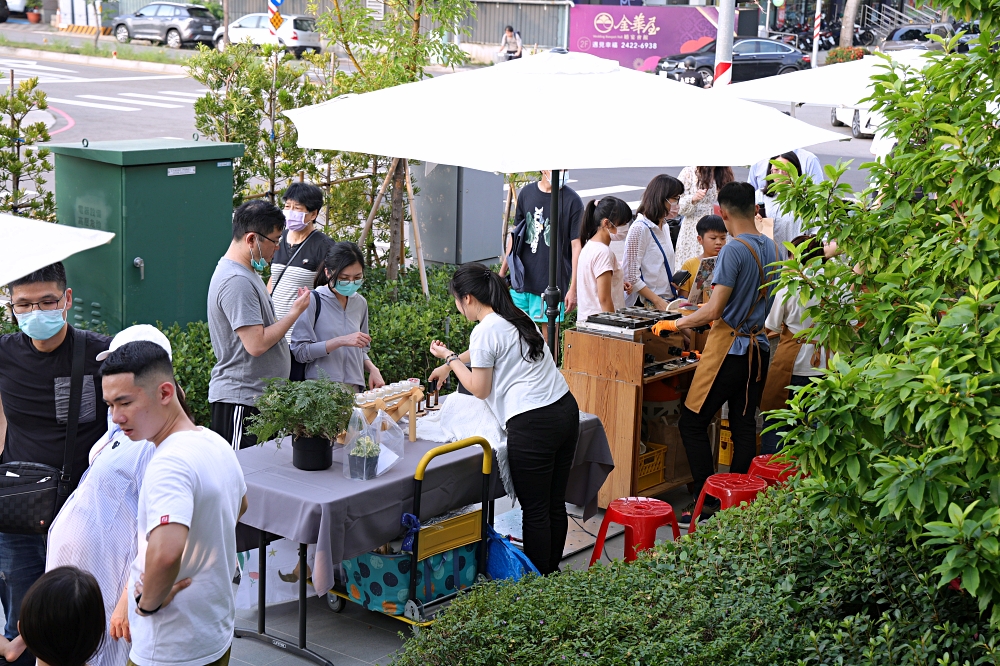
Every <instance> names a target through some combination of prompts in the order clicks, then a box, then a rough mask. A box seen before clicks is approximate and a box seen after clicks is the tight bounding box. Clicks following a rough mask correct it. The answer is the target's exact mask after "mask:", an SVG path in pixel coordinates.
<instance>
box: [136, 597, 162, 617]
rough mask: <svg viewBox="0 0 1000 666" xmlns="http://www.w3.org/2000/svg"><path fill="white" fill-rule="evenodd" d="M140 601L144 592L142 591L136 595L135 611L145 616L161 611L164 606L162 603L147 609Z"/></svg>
mask: <svg viewBox="0 0 1000 666" xmlns="http://www.w3.org/2000/svg"><path fill="white" fill-rule="evenodd" d="M140 601H142V592H140V593H139V594H137V595H135V612H136V613H138V614H139V615H141V616H143V617H147V616H149V615H152V614H153V613H158V612H159V611H160V609H161V608H163V604H160V605H159V606H157V607H156V608H154V609H153V610H145V609H144V608H142V607H141V606H140V605H139V602H140Z"/></svg>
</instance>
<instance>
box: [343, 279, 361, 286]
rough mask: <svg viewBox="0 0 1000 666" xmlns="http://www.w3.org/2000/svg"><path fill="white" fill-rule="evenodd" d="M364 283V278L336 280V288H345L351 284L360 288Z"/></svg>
mask: <svg viewBox="0 0 1000 666" xmlns="http://www.w3.org/2000/svg"><path fill="white" fill-rule="evenodd" d="M364 281H365V279H364V278H358V279H357V280H337V286H338V287H346V286H348V285H351V284H356V285H358V286H359V287H360V286H361V285H362V284H364Z"/></svg>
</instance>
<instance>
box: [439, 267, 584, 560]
mask: <svg viewBox="0 0 1000 666" xmlns="http://www.w3.org/2000/svg"><path fill="white" fill-rule="evenodd" d="M448 289H449V291H450V292H451V294H452V296H454V297H455V307H457V308H458V311H459V312H461V313H462V314H463V315H464V316H465V318H466V319H468V320H469V321H476V322H479V324H478V325H477V326H476V327H475V328H474V329H472V336H471V338H470V340H469V349H468V351H466V352H463V353H462V354H456V353H454V352H452V351H451V350H450V349H448V348H447V347H445V346H444V344H443V343H441V342H440V341H438V340H435V341H434V342H432V343H431V354H433V355H434V356H436V357H437V358H441V359H444V360H445V364H444V365H443V366H441V367H440V368H438V369H436V370H435V371H434V372H433V373H431V377H430V379H431V380H432V381H438V382H442V381H444V380H445V379H447V377H448V375H449V373H450V372H454V373H455V376H456V377H458V380H459V381H460V382H462V385H463V386H465V387H466V388H467V389H469V391H471V392H472V395H474V396H476V397H477V398H479V399H481V400H485V401H486V403H487V404H488V405H489V406H490V409H491V410H492V411H493V414H494V415H495V416H496V417H497V421H499V422H500V425H501V426H503V427H504V428H505V429H506V430H507V460H508V462H509V463H510V475H511V479H512V480H513V482H514V491H515V492H516V493H517V498H518V501H520V503H521V508H522V510H523V525H524V552H525V554H526V555H527V556H528V557H529V558H530V559H531V561H532V562H533V563H534V565H535V566H536V567H537V568H538V570H539V571H540V572H541V573H542V574H549V573H552V572H554V571H558V570H559V562H560V560H562V552H563V546H564V545H565V543H566V529H567V523H568V519H567V517H566V484H567V482H568V481H569V470H570V467H571V466H572V465H573V456H574V454H575V453H576V440H577V436H578V434H579V430H580V410H579V408H578V407H577V404H576V399H575V398H574V397H573V394H572V393H570V392H569V386H568V385H567V384H566V380H565V379H563V376H562V375H561V374H560V373H559V369H558V368H556V364H555V363H554V362H553V360H552V354H551V353H550V352H549V349H548V347H546V346H545V340H543V339H542V334H541V333H539V331H538V327H537V326H535V324H534V323H533V322H532V321H531V319H530V318H529V317H528V315H526V314H525V313H524V312H523V311H521V310H519V309H518V308H517V307H516V306H515V305H514V301H513V300H512V299H511V297H510V292H509V291H508V289H507V285H506V284H505V283H504V281H503V279H501V278H500V276H499V275H497V274H496V273H494V272H493V271H491V270H490V269H488V268H486V267H484V266H482V265H480V264H465V265H464V266H462V267H461V268H459V269H458V270H457V271H455V275H454V277H452V279H451V284H449V285H448ZM466 363H471V365H472V368H471V369H469V368H467V367H466V365H465V364H466Z"/></svg>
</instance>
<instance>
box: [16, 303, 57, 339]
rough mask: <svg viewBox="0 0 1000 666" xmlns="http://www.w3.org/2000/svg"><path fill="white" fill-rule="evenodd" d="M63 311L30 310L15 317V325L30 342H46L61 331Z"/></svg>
mask: <svg viewBox="0 0 1000 666" xmlns="http://www.w3.org/2000/svg"><path fill="white" fill-rule="evenodd" d="M64 313H65V310H32V311H31V312H28V313H25V314H23V315H18V316H17V325H18V326H19V327H20V328H21V330H22V331H24V334H25V335H27V336H28V337H29V338H31V339H32V340H48V339H49V338H51V337H53V336H55V335H56V334H57V333H58V332H59V331H61V330H62V327H63V325H64V324H65V323H66V320H65V319H63V314H64Z"/></svg>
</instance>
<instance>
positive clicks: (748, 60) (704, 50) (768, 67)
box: [656, 38, 810, 83]
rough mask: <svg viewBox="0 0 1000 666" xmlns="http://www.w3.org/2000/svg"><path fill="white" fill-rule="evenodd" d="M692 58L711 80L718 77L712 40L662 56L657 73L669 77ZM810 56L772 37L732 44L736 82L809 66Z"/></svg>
mask: <svg viewBox="0 0 1000 666" xmlns="http://www.w3.org/2000/svg"><path fill="white" fill-rule="evenodd" d="M688 57H693V58H694V59H695V62H696V63H697V69H698V71H699V72H701V73H702V76H704V77H705V82H706V83H711V82H712V80H713V78H714V77H715V42H714V41H712V42H709V43H708V44H705V46H703V47H701V48H700V49H698V50H697V51H695V52H693V53H680V54H677V55H672V56H667V57H665V58H660V62H659V63H658V64H657V66H656V74H657V75H663V76H669V75H671V74H672V73H673V72H674V70H676V69H679V68H682V67H683V66H684V64H683V63H684V59H685V58H688ZM809 63H810V58H809V56H807V55H806V54H804V53H802V51H799V50H798V49H796V48H793V47H791V46H789V45H787V44H782V43H780V42H776V41H774V40H772V39H756V38H750V39H737V40H736V41H735V42H734V44H733V81H749V80H751V79H762V78H764V77H765V76H773V75H775V74H787V73H788V72H796V71H798V70H800V69H805V68H806V67H808V66H809Z"/></svg>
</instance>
